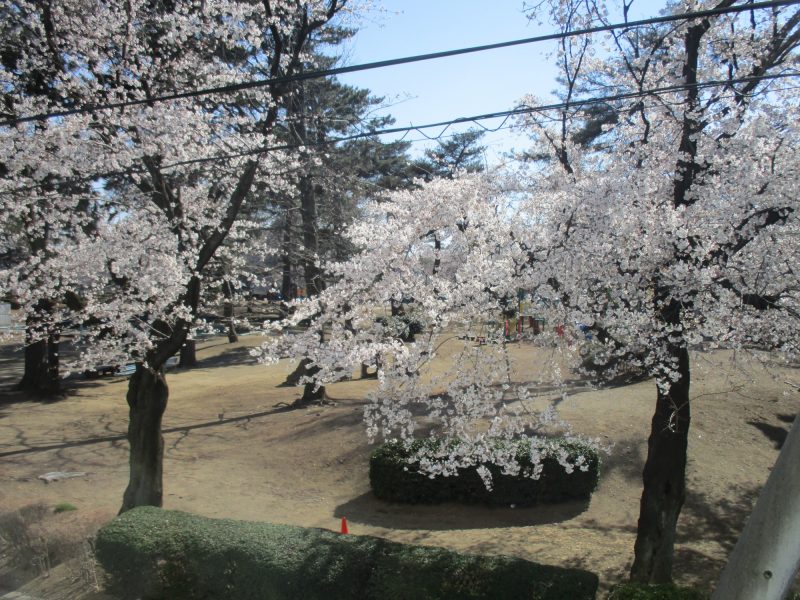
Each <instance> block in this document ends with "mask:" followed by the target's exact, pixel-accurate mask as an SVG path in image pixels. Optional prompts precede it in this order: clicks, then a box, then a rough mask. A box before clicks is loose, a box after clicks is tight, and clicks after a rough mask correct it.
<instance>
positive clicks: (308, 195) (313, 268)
mask: <svg viewBox="0 0 800 600" xmlns="http://www.w3.org/2000/svg"><path fill="white" fill-rule="evenodd" d="M300 202H301V206H300V214H301V215H302V217H303V272H304V273H305V280H306V296H307V297H308V298H311V297H313V296H317V295H318V294H319V293H320V292H321V291H322V290H324V289H325V282H324V280H323V278H322V271H320V269H319V267H318V266H317V252H318V250H319V240H318V238H317V197H316V191H315V189H314V181H313V180H312V178H311V176H310V175H304V176H303V177H302V178H301V179H300Z"/></svg>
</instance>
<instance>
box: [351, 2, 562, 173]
mask: <svg viewBox="0 0 800 600" xmlns="http://www.w3.org/2000/svg"><path fill="white" fill-rule="evenodd" d="M522 4H523V3H522V0H493V1H492V2H489V1H488V0H458V1H456V0H385V1H384V2H381V3H380V6H381V7H382V11H379V10H373V11H371V12H369V13H367V14H366V15H365V17H364V18H363V21H362V25H361V27H360V30H359V32H358V34H357V35H356V37H355V38H354V39H353V40H352V41H350V42H349V44H348V49H347V51H346V54H345V60H346V63H347V64H360V63H367V62H373V61H377V60H384V59H389V58H398V57H402V56H410V55H416V54H426V53H430V52H438V51H442V50H450V49H455V48H464V47H469V46H477V45H484V44H491V43H495V42H502V41H506V40H513V39H520V38H528V37H533V36H536V35H540V34H543V33H548V32H550V31H551V26H549V25H547V24H545V25H543V26H538V25H537V24H536V23H533V22H531V23H529V21H528V19H527V18H526V16H525V14H524V13H523V12H522ZM551 50H552V45H543V44H527V45H523V46H517V47H514V48H507V49H501V50H492V51H488V52H481V53H475V54H469V55H465V56H458V57H452V58H446V59H439V60H435V61H426V62H421V63H414V64H410V65H401V66H397V67H390V68H386V69H378V70H372V71H365V72H360V73H353V74H350V75H345V76H342V77H341V80H342V81H343V82H345V83H349V84H351V85H356V86H359V87H366V88H369V89H370V90H372V91H373V93H374V94H375V95H379V96H385V97H386V99H387V101H388V102H389V103H391V104H392V106H390V107H389V108H388V109H387V111H388V112H390V113H391V114H392V115H393V116H394V117H395V118H396V119H397V123H396V124H397V125H398V126H405V125H410V124H414V125H418V124H424V123H432V122H438V121H445V120H449V119H453V118H457V117H465V116H472V115H478V114H485V113H491V112H496V111H500V110H506V109H510V108H513V107H514V105H515V104H516V102H517V101H518V100H519V99H520V98H521V97H522V96H523V95H524V94H526V93H535V94H536V95H537V96H540V97H547V96H548V95H549V92H550V91H552V90H553V89H554V87H555V83H554V77H555V75H556V70H555V69H554V68H553V66H552V64H551V63H552V61H551V60H550V59H548V58H547V52H548V51H551ZM484 125H486V126H487V127H496V126H498V125H500V120H497V121H488V122H484ZM460 128H461V130H463V129H466V128H468V126H461V127H460ZM453 131H457V130H453V129H451V130H449V132H450V133H452V132H453ZM439 132H440V130H428V131H426V133H427V134H428V135H436V134H438V133H439ZM421 137H422V136H421V134H419V133H417V132H412V133H411V134H409V137H408V138H407V139H414V140H416V139H420V138H421ZM484 143H485V144H486V145H487V153H486V154H487V160H488V161H489V162H492V163H495V162H498V161H499V160H501V158H502V154H503V153H504V152H508V151H509V150H511V148H512V147H515V148H517V149H522V148H524V147H525V142H524V138H522V137H520V136H514V135H513V134H512V133H511V132H509V131H500V132H497V133H494V134H487V136H486V138H485V141H484ZM424 147H425V144H422V143H416V144H414V150H415V151H416V152H421V151H422V149H423V148H424Z"/></svg>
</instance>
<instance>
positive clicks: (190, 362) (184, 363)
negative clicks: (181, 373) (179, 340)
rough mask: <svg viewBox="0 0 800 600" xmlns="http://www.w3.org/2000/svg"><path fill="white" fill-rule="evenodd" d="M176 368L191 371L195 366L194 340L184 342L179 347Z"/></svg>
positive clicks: (195, 350) (195, 345) (195, 346)
mask: <svg viewBox="0 0 800 600" xmlns="http://www.w3.org/2000/svg"><path fill="white" fill-rule="evenodd" d="M178 366H179V367H180V368H182V369H191V368H193V367H196V366H197V342H196V341H195V340H186V341H185V342H184V344H183V346H181V354H180V357H179V358H178Z"/></svg>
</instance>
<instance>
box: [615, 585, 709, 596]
mask: <svg viewBox="0 0 800 600" xmlns="http://www.w3.org/2000/svg"><path fill="white" fill-rule="evenodd" d="M708 598H709V594H707V593H706V592H701V591H700V590H697V589H694V588H686V587H678V586H676V585H674V584H671V583H662V584H652V585H648V584H644V583H623V584H622V585H619V586H617V587H615V588H614V589H613V590H612V592H611V594H610V595H609V597H608V600H708Z"/></svg>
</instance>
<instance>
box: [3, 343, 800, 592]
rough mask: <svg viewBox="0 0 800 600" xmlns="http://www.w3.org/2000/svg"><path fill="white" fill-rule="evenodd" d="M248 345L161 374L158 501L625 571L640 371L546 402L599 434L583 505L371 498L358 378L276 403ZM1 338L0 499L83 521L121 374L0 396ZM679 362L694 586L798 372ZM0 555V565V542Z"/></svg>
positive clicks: (104, 478) (771, 445) (209, 350)
mask: <svg viewBox="0 0 800 600" xmlns="http://www.w3.org/2000/svg"><path fill="white" fill-rule="evenodd" d="M258 342H259V339H258V338H257V337H255V336H252V337H243V338H241V341H240V342H238V343H236V344H228V343H227V340H225V339H224V338H214V339H211V340H207V341H204V342H201V343H199V345H198V348H199V351H198V358H199V359H200V366H199V367H198V368H195V369H191V370H175V371H173V372H171V373H170V374H169V376H168V382H169V385H170V399H169V406H168V408H167V412H166V415H165V418H164V431H165V440H166V455H165V462H164V488H165V497H164V506H165V507H166V508H170V509H178V510H185V511H190V512H194V513H198V514H202V515H206V516H209V517H230V518H235V519H249V520H257V521H271V522H276V523H291V524H295V525H302V526H311V527H323V528H328V529H333V530H338V528H339V525H340V520H341V518H342V517H347V521H348V523H349V527H350V532H351V533H354V534H369V535H376V536H381V537H386V538H390V539H392V540H396V541H401V542H413V543H417V544H426V545H435V546H444V547H447V548H452V549H456V550H463V551H468V552H476V553H494V554H509V555H514V556H519V557H521V558H525V559H529V560H533V561H537V562H541V563H548V564H553V565H563V566H576V567H581V568H585V569H588V570H591V571H594V572H595V573H597V574H598V575H599V576H600V578H601V582H602V584H601V586H602V589H603V590H607V589H608V588H609V586H611V585H613V584H615V583H617V582H619V581H621V580H623V579H624V578H625V577H626V574H627V571H628V569H629V567H630V564H631V561H632V558H633V543H634V539H635V531H636V521H637V515H638V504H639V497H640V494H641V471H642V466H643V463H644V457H645V453H646V441H647V434H648V432H649V424H650V418H651V416H652V411H653V408H654V403H655V385H654V383H652V382H643V383H639V384H635V385H629V386H626V387H619V388H614V389H606V390H599V391H588V390H585V389H583V388H582V387H581V386H575V387H573V388H572V389H571V394H570V395H568V397H567V398H566V399H565V400H563V401H561V402H560V403H559V406H558V408H559V411H560V413H561V415H562V416H563V417H564V418H565V419H566V420H568V421H569V422H570V423H571V424H572V426H573V428H574V430H575V431H578V432H582V433H584V434H586V435H589V436H592V437H600V438H601V439H603V440H604V441H606V442H610V443H613V450H612V452H611V454H610V455H609V456H607V457H606V458H605V460H604V464H603V468H602V474H601V480H600V485H599V487H598V489H597V491H596V492H595V494H594V495H593V497H592V499H591V502H589V503H582V502H573V503H567V504H558V505H551V506H538V507H534V508H526V509H518V508H511V507H508V508H482V507H474V506H470V507H465V506H457V505H440V506H432V507H428V506H425V507H419V506H403V505H396V504H388V503H385V502H381V501H379V500H377V499H375V498H374V497H373V496H372V495H371V493H370V489H369V481H368V477H367V465H368V457H369V452H370V446H369V444H368V443H367V439H366V435H365V430H364V426H363V424H362V421H361V416H362V412H363V408H364V404H365V401H364V396H365V394H366V393H367V392H368V391H369V390H370V389H372V387H373V386H374V385H375V383H374V381H359V380H353V381H345V382H341V383H337V384H335V385H332V386H329V387H328V393H329V395H330V396H331V397H332V398H333V399H334V400H335V404H334V405H331V406H315V407H312V408H305V409H299V410H286V404H287V403H290V402H291V401H292V400H294V399H295V398H297V397H298V389H296V388H283V387H277V385H278V384H280V383H281V382H282V381H283V380H284V379H285V377H286V375H287V374H288V373H289V372H290V370H291V369H292V368H293V367H294V364H288V363H280V364H278V365H274V366H271V367H264V366H261V365H257V364H255V363H254V361H253V359H252V358H251V357H250V356H249V353H248V348H249V346H252V345H255V344H257V343H258ZM0 350H1V351H2V353H1V355H0V394H1V395H0V511H11V510H15V509H18V508H20V507H22V506H25V505H29V504H32V503H37V502H43V503H45V504H46V505H47V506H55V505H56V504H58V503H62V502H70V503H72V504H74V505H75V507H77V510H76V511H72V512H69V513H62V515H53V516H51V517H49V519H51V520H52V521H53V523H54V524H55V525H54V526H57V523H58V522H62V523H65V522H67V520H68V519H71V521H69V522H70V523H72V524H73V525H74V526H75V528H77V529H78V530H80V531H85V532H91V530H92V529H93V528H96V527H97V526H99V524H100V523H102V522H103V521H104V520H106V519H110V518H112V517H113V516H114V514H116V512H117V510H118V509H119V506H120V502H121V498H122V492H123V490H124V488H125V485H126V483H127V477H128V465H127V460H128V450H127V442H126V441H125V432H126V427H127V405H126V403H125V390H126V385H127V382H126V380H125V379H124V378H122V377H110V378H104V379H99V380H93V381H88V380H84V379H81V378H76V379H70V380H68V381H67V388H68V394H67V396H66V397H65V398H64V399H62V400H59V401H55V402H37V401H33V400H31V399H29V398H26V397H24V396H22V395H20V394H17V393H14V392H12V391H11V384H12V383H13V382H14V381H15V379H16V378H17V377H18V376H19V375H20V371H21V363H20V353H19V351H18V350H17V349H16V347H13V346H10V345H7V346H4V347H2V348H0ZM512 353H513V356H514V359H515V361H516V362H515V364H516V367H517V377H518V378H519V379H520V380H530V381H536V380H538V379H542V378H543V376H542V371H541V369H542V367H541V364H542V363H543V362H544V361H545V360H546V358H547V355H548V354H549V351H547V350H544V349H541V348H536V347H534V346H531V345H528V344H523V343H520V344H515V345H514V346H513V350H512ZM692 358H693V372H692V400H693V422H692V427H691V433H690V442H689V465H688V498H687V502H686V505H685V508H684V510H683V512H682V515H681V519H680V525H679V530H678V538H677V551H676V565H675V574H676V580H677V582H678V583H681V584H687V585H689V584H691V585H698V586H700V587H704V588H710V587H711V585H712V584H713V583H714V581H715V580H716V578H717V577H718V575H719V572H720V569H721V567H722V566H723V564H724V561H725V559H726V556H727V555H728V553H729V552H730V550H731V549H732V547H733V544H734V543H735V541H736V539H737V537H738V535H739V533H740V531H741V529H742V527H743V524H744V521H745V519H746V517H747V515H748V514H749V512H750V510H751V508H752V506H753V504H754V502H755V498H756V496H757V494H758V492H759V490H760V488H761V486H762V485H763V483H764V481H765V480H766V478H767V476H768V474H769V471H770V468H771V467H772V465H773V463H774V461H775V459H776V457H777V455H778V451H779V448H780V445H781V443H782V441H783V439H784V438H785V436H786V434H787V432H788V429H789V427H790V426H791V423H792V420H793V419H794V417H795V415H797V413H798V412H799V411H800V394H798V392H797V391H796V390H795V391H790V392H786V391H785V390H787V389H791V388H790V387H788V388H787V385H785V382H787V381H788V382H791V383H792V384H794V385H795V386H796V385H798V384H800V371H799V370H798V369H792V368H787V367H781V366H778V365H777V363H775V362H773V361H772V360H771V359H770V357H769V356H765V355H762V356H761V357H760V360H756V359H753V358H752V357H747V358H741V357H734V356H733V354H732V353H730V352H717V353H713V354H707V353H695V354H694V355H693V357H692ZM554 397H555V396H554V392H549V393H543V398H547V399H550V398H554ZM558 397H560V392H559V394H558ZM51 471H71V472H84V473H86V475H84V476H80V477H75V478H71V479H65V480H61V481H56V482H53V483H50V484H46V483H45V482H44V481H42V480H40V479H38V477H39V476H40V475H42V474H44V473H47V472H51ZM5 552H6V556H5V564H6V567H7V566H8V564H10V558H11V557H10V556H9V555H8V553H9V552H10V550H9V549H8V548H6V550H5ZM1 564H3V563H2V561H0V565H1ZM3 573H5V574H6V577H7V579H6V581H4V580H3ZM10 573H11V571H9V570H8V569H6V570H5V571H3V570H2V569H0V597H2V594H3V593H4V592H7V591H10V589H13V587H17V586H20V587H19V591H20V592H24V593H26V594H29V595H31V596H34V597H38V598H45V599H52V600H59V599H61V598H78V597H86V598H89V597H91V598H104V597H105V596H103V595H102V594H98V593H95V594H89V593H88V591H86V590H88V589H89V587H91V586H87V585H86V583H85V581H84V582H83V583H82V582H81V581H79V577H78V576H77V575H76V573H75V570H74V569H73V570H70V569H68V568H66V567H64V566H62V567H57V568H54V569H53V570H52V571H51V574H50V577H49V578H45V577H38V578H35V579H32V580H30V581H27V582H25V581H24V579H25V577H22V578H21V580H18V581H16V582H13V581H11V579H10ZM16 574H17V575H19V570H18V571H17V572H16ZM34 574H35V573H33V572H31V573H30V576H31V577H32V576H33V575H34ZM70 586H71V587H70ZM4 588H5V589H4ZM601 597H602V596H601Z"/></svg>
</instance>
